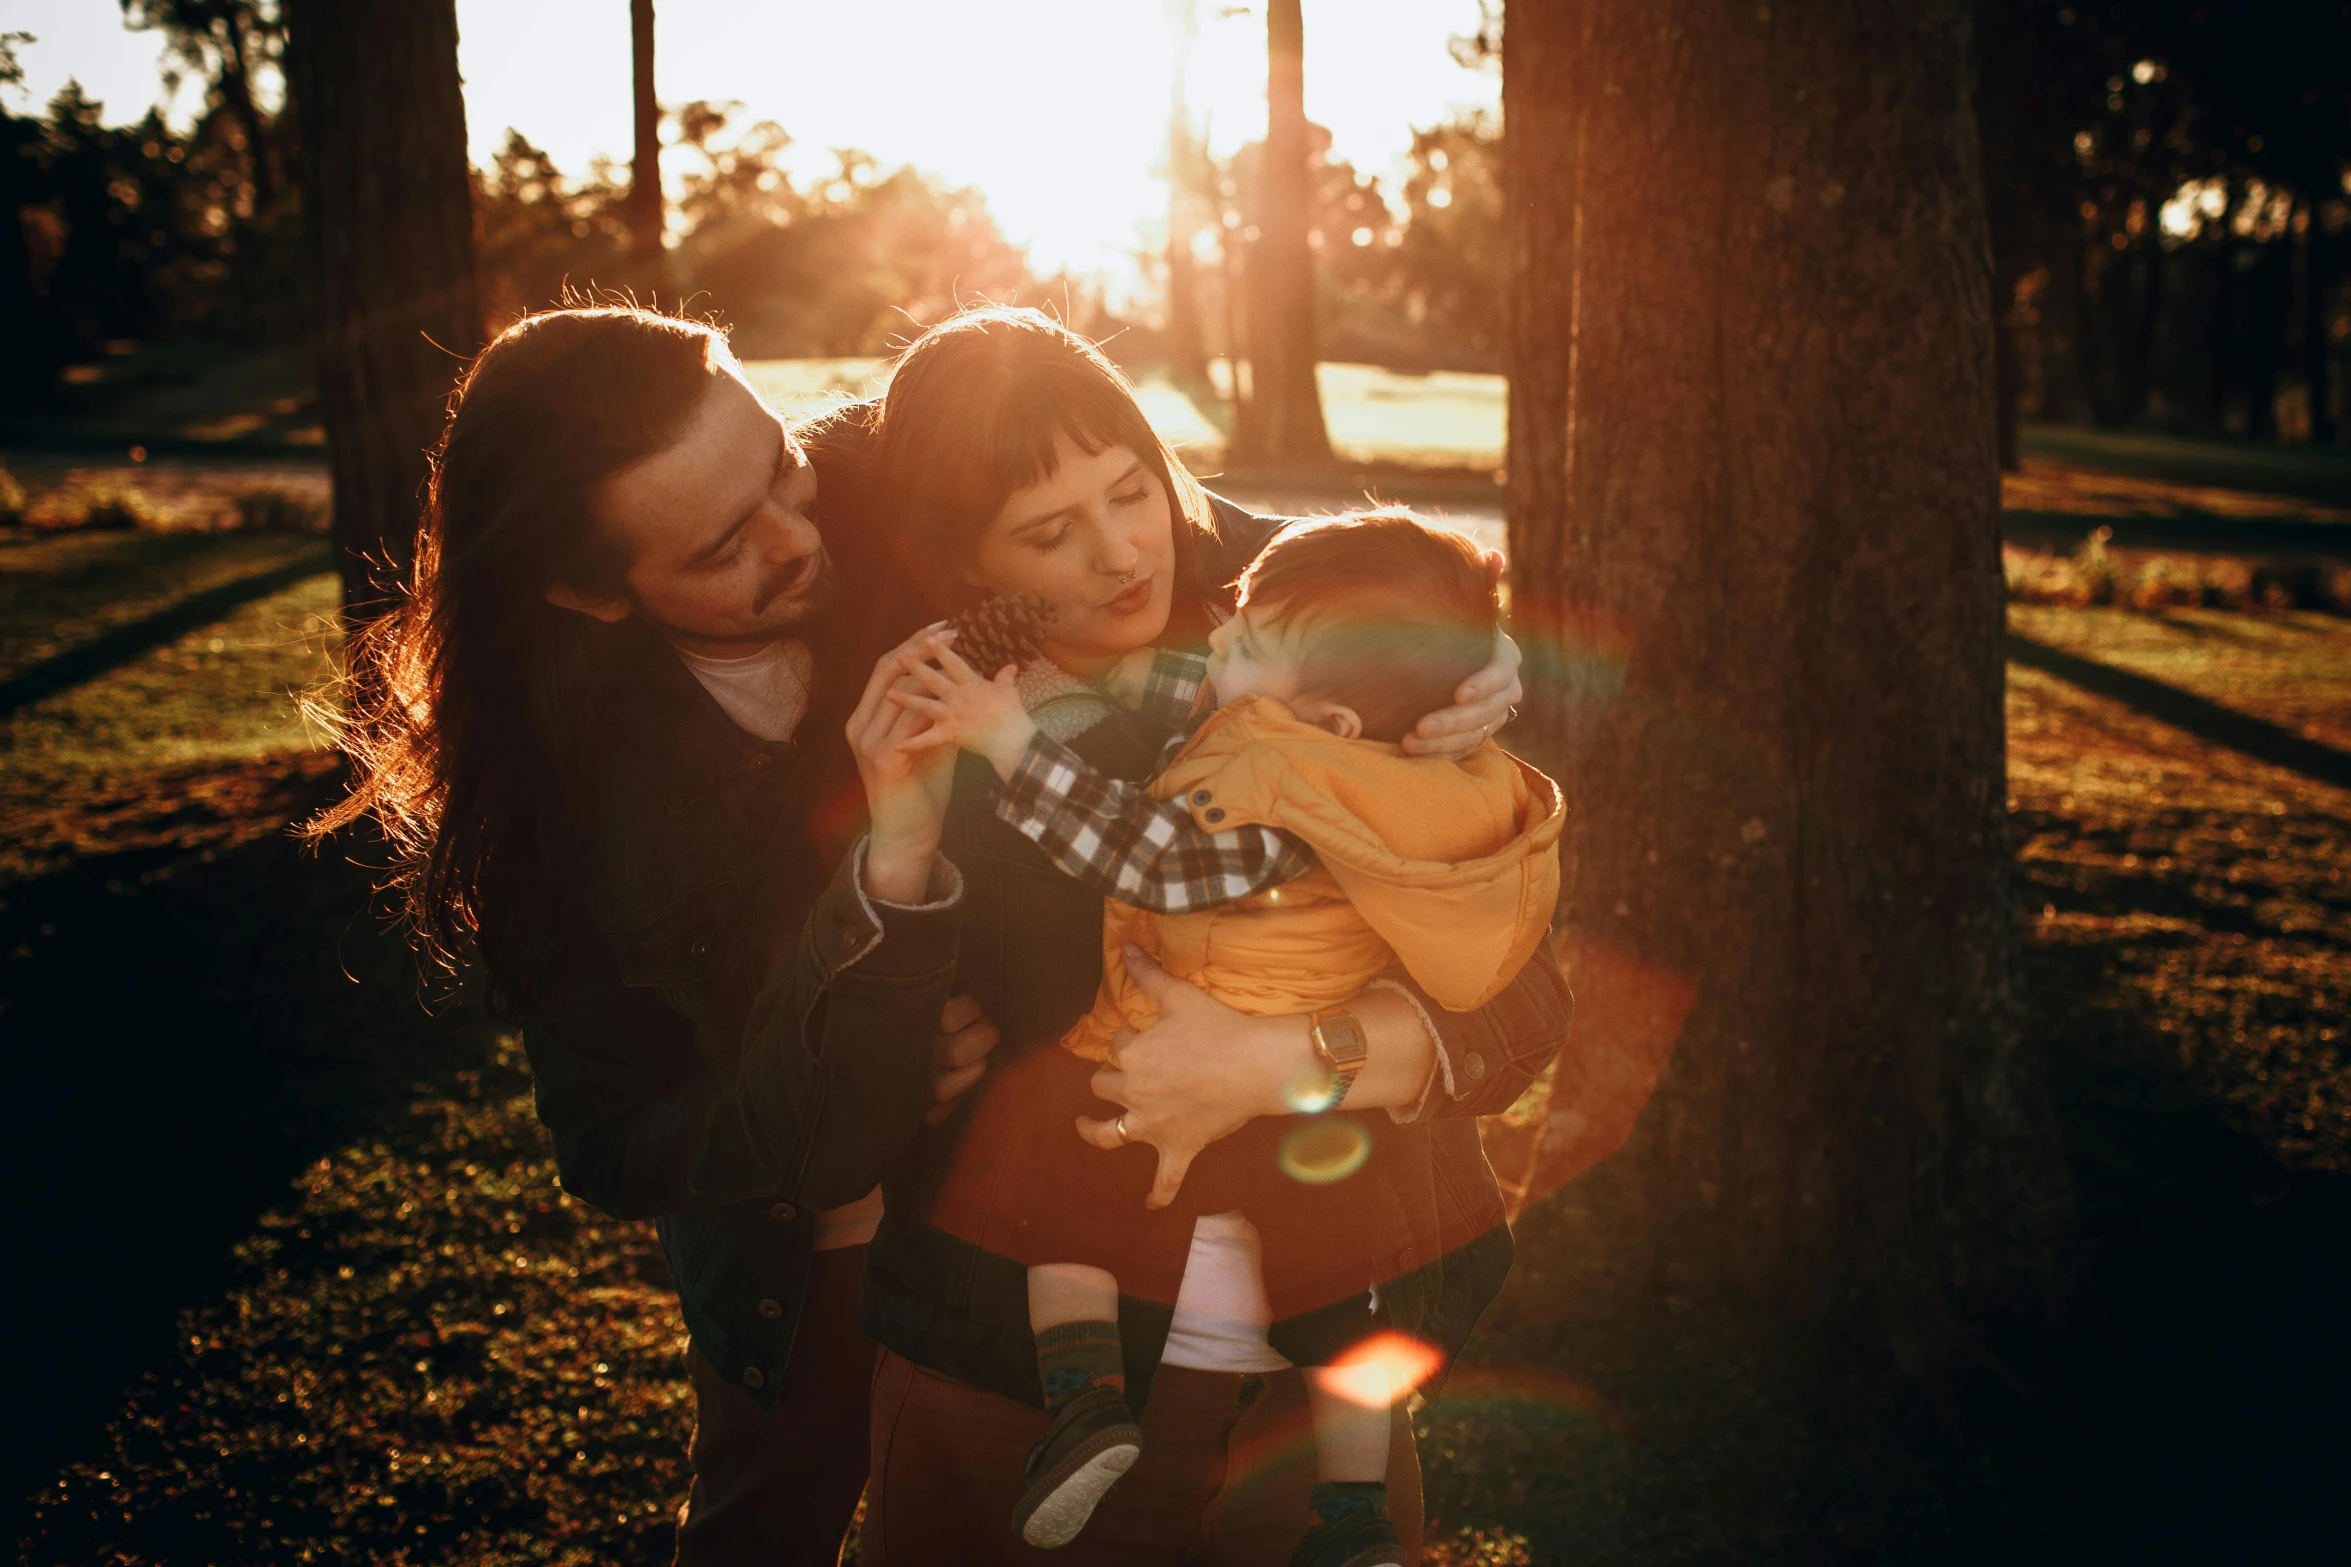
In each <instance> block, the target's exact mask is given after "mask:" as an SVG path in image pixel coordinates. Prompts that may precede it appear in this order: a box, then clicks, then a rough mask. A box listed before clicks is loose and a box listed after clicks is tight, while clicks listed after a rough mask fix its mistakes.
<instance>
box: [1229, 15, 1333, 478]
mask: <svg viewBox="0 0 2351 1567" xmlns="http://www.w3.org/2000/svg"><path fill="white" fill-rule="evenodd" d="M1265 41H1266V56H1267V66H1266V84H1265V97H1266V126H1265V164H1264V172H1263V175H1262V183H1263V187H1264V188H1263V194H1262V199H1261V202H1260V205H1261V207H1262V211H1261V213H1260V215H1259V217H1258V222H1257V231H1258V232H1257V242H1256V243H1255V244H1254V245H1252V246H1251V247H1250V249H1249V268H1248V274H1247V278H1248V287H1249V308H1248V317H1247V325H1248V332H1249V339H1248V348H1249V395H1248V396H1247V397H1246V398H1245V399H1243V400H1242V401H1241V405H1240V408H1239V410H1238V414H1237V417H1236V420H1235V427H1234V430H1233V461H1235V462H1241V463H1297V462H1308V463H1312V462H1325V461H1328V460H1329V458H1330V455H1331V438H1330V433H1329V431H1328V430H1327V429H1326V428H1325V427H1324V425H1323V417H1322V391H1321V389H1320V388H1319V387H1318V386H1317V385H1316V384H1315V379H1314V361H1315V346H1314V251H1313V249H1312V247H1311V246H1310V245H1309V244H1308V243H1307V239H1306V231H1307V213H1306V200H1307V189H1308V185H1307V168H1306V160H1307V146H1306V24H1305V21H1304V20H1303V18H1302V17H1301V16H1300V14H1299V10H1298V0H1272V3H1271V4H1270V5H1268V6H1267V7H1266V12H1265Z"/></svg>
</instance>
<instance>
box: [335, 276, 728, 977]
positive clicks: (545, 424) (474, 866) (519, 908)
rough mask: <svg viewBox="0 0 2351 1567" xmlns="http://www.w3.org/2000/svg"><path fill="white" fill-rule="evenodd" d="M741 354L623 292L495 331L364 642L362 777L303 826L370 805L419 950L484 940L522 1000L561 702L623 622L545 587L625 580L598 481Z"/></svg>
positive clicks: (648, 451)
mask: <svg viewBox="0 0 2351 1567" xmlns="http://www.w3.org/2000/svg"><path fill="white" fill-rule="evenodd" d="M727 357H728V350H727V347H726V342H725V339H724V338H723V337H722V336H720V334H719V333H718V332H717V331H716V330H714V329H713V328H711V327H710V326H708V325H706V324H704V323H701V322H698V321H691V320H686V319H682V318H679V317H675V316H668V315H662V314H659V313H657V312H654V311H651V310H645V309H639V308H636V307H634V306H627V305H619V306H600V307H595V308H566V309H560V310H548V311H543V312H541V313H539V314H536V315H532V316H527V317H525V318H524V319H523V320H521V321H518V322H516V323H515V324H514V325H513V326H511V327H508V328H507V329H506V330H505V331H504V332H502V333H500V334H499V336H498V338H497V340H496V341H494V342H492V343H491V344H490V345H489V346H488V347H487V348H485V349H483V350H482V351H481V353H480V354H479V355H477V356H476V357H475V358H474V360H473V362H472V363H471V364H470V365H468V366H467V367H466V370H465V373H464V374H463V375H462V376H461V377H460V378H459V380H458V383H457V389H456V391H455V393H454V394H453V395H452V397H451V398H450V402H449V418H448V422H447V424H446V425H445V426H444V428H443V430H442V433H441V439H440V442H439V444H438V445H436V446H435V447H434V449H433V453H432V469H431V477H430V479H429V481H428V484H427V488H426V491H425V497H424V508H423V517H422V521H421V523H420V525H419V527H418V529H417V538H416V554H415V561H416V566H415V574H414V577H413V579H412V580H411V582H410V584H409V586H408V588H407V590H406V592H405V593H404V594H403V595H402V596H401V598H400V600H399V602H398V603H397V604H396V605H395V606H394V607H393V609H392V610H391V611H390V612H389V613H387V614H386V615H384V616H383V617H382V618H381V619H380V620H377V621H376V622H374V623H373V624H371V625H369V626H367V627H366V628H365V629H363V630H362V631H360V632H359V633H358V634H357V635H356V636H355V637H354V638H353V641H352V644H351V647H350V653H349V671H350V673H349V677H348V679H347V681H346V683H345V692H344V698H345V700H344V705H343V707H342V709H341V710H340V712H338V713H336V714H334V715H332V717H331V722H332V723H333V725H334V727H335V729H336V731H337V736H338V744H339V746H340V748H341V750H342V751H343V753H344V755H345V756H346V757H347V758H348V759H349V762H350V766H351V772H352V784H351V791H350V793H349V794H347V795H346V796H345V797H344V798H343V799H342V800H340V801H339V802H337V803H336V804H335V805H334V806H332V807H331V808H329V809H328V810H326V811H324V812H322V813H321V814H320V815H318V816H317V817H315V818H313V819H312V820H311V821H309V822H307V823H306V824H304V827H303V832H304V834H305V836H306V837H308V838H309V839H311V840H312V841H314V842H315V841H317V840H319V839H321V838H323V837H325V836H326V835H327V834H329V833H332V832H334V831H335V830H337V829H338V828H341V827H345V826H347V825H349V824H351V823H352V822H355V821H357V820H358V819H359V818H361V817H362V816H372V817H373V818H374V819H375V820H376V822H377V823H378V824H380V826H381V828H382V830H383V832H384V835H385V837H386V839H387V840H388V841H389V843H390V845H391V849H392V853H393V868H392V883H393V886H394V887H395V888H396V889H397V890H398V892H399V893H400V895H401V897H402V902H403V910H402V912H403V914H404V916H405V918H406V921H407V923H408V925H409V926H410V927H411V930H412V933H413V935H414V937H415V939H416V940H417V942H418V944H419V946H421V947H422V948H423V949H424V950H425V951H426V952H427V953H429V954H431V955H432V956H433V957H435V958H437V959H438V960H440V961H441V962H442V963H444V964H447V965H449V966H451V967H454V966H455V965H456V964H458V963H459V962H460V961H462V960H463V959H464V958H466V957H467V956H469V955H472V954H475V953H477V952H478V954H479V955H480V956H481V957H482V958H483V959H484V960H485V962H486V964H487V966H488V968H489V970H490V976H491V982H492V993H493V996H494V998H495V999H496V1000H498V1001H500V1002H502V1003H504V1004H506V1005H509V1006H513V1005H527V1004H528V1002H529V1000H530V998H531V996H532V994H533V992H534V991H535V990H536V989H537V988H538V984H537V981H538V979H539V977H540V974H539V971H540V970H541V969H542V968H543V967H544V965H545V943H544V940H543V933H544V932H545V931H546V929H547V926H548V922H549V919H550V916H551V915H552V913H553V908H554V893H553V888H552V883H551V878H550V873H549V872H550V868H549V866H548V865H547V863H546V858H545V855H544V854H543V852H542V849H541V837H540V826H541V822H542V820H543V819H544V818H545V816H546V815H547V813H549V812H550V811H556V810H560V809H561V801H562V799H563V795H562V793H561V791H562V790H563V789H564V787H565V782H564V774H563V769H562V767H561V765H560V762H561V757H562V753H563V750H564V744H565V741H564V736H565V735H566V734H567V733H568V732H569V727H570V725H571V723H572V722H573V720H574V717H575V715H572V714H569V713H567V712H566V710H565V709H566V703H567V701H569V702H577V701H578V700H579V697H578V694H577V693H578V686H579V683H580V679H581V677H582V675H583V674H584V672H585V668H586V666H587V665H588V663H589V662H590V660H591V659H592V658H593V657H594V656H595V653H596V649H597V647H598V646H599V645H609V644H610V643H611V642H612V641H613V640H614V632H613V631H612V629H611V628H608V627H604V626H602V625H600V624H598V623H596V622H594V621H591V620H589V619H588V618H587V617H585V616H582V615H579V614H576V613H574V612H572V611H570V610H564V609H558V608H556V607H554V606H553V605H550V604H549V603H548V602H547V600H546V592H547V589H548V588H549V587H550V586H552V585H555V584H558V583H560V584H563V585H565V586H568V587H571V588H575V589H579V590H581V591H585V592H591V593H612V594H617V593H618V591H619V587H620V583H621V581H622V579H623V576H624V574H625V572H626V570H627V565H628V563H627V561H626V560H625V559H624V558H623V557H622V554H621V551H620V550H619V549H618V547H617V546H616V545H615V544H614V542H613V541H612V540H611V539H610V538H608V537H607V536H606V535H605V534H604V533H603V532H602V531H601V530H600V529H599V528H598V527H597V526H596V525H595V522H594V519H593V508H592V502H593V499H594V491H595V488H596V486H597V485H598V484H600V483H601V482H602V481H604V480H605V479H607V478H609V477H611V476H612V475H613V474H615V473H617V472H619V471H620V470H621V469H623V468H626V467H628V466H629V465H630V464H632V463H635V462H637V461H640V460H641V459H643V458H646V457H649V456H652V455H653V454H654V453H656V452H659V451H662V450H664V449H666V448H667V447H669V446H670V445H672V444H674V443H675V442H676V441H677V439H678V438H679V437H680V435H681V434H682V433H683V431H684V427H685V425H686V423H687V421H688V420H689V419H690V418H691V417H692V415H693V413H694V410H695V408H696V406H697V405H698V403H699V401H700V399H701V397H702V396H703V394H704V393H705V392H706V391H707V390H708V388H709V386H710V384H711V377H712V375H713V373H714V371H715V370H716V369H717V368H718V367H719V366H720V365H722V364H723V363H724V362H725V361H726V359H727Z"/></svg>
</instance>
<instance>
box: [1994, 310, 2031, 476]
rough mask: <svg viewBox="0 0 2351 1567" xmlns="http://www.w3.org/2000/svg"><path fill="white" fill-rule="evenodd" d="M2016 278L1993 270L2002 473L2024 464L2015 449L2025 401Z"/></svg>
mask: <svg viewBox="0 0 2351 1567" xmlns="http://www.w3.org/2000/svg"><path fill="white" fill-rule="evenodd" d="M2015 311H2016V279H2015V278H2013V277H2009V276H2005V275H2004V274H2003V271H2002V269H2000V268H1997V267H1995V268H1994V269H1993V273H1992V390H1993V403H1992V451H1993V455H1994V456H1995V457H1996V458H1997V459H1998V461H1999V464H2000V471H2001V472H2002V473H2015V472H2018V471H2019V470H2020V469H2022V468H2023V467H2024V458H2023V456H2022V455H2021V454H2020V453H2019V452H2018V450H2017V444H2016V433H2017V432H2016V425H2017V410H2018V405H2019V404H2020V403H2022V401H2023V400H2024V356H2023V355H2022V354H2020V353H2019V352H2018V351H2017V343H2016V332H2017V325H2016V321H2015Z"/></svg>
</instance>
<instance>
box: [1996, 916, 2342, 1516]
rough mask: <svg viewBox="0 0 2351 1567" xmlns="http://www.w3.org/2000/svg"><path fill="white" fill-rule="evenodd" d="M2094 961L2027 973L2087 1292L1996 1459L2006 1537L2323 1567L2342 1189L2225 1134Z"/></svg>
mask: <svg viewBox="0 0 2351 1567" xmlns="http://www.w3.org/2000/svg"><path fill="white" fill-rule="evenodd" d="M2111 961H2112V953H2111V952H2110V951H2109V950H2108V949H2107V948H2106V947H2104V946H2103V945H2090V946H2083V947H2071V948H2068V947H2050V946H2044V947H2036V948H2033V949H2031V950H2030V951H2029V953H2028V957H2027V964H2026V975H2025V978H2026V983H2027V989H2028V992H2029V994H2030V996H2031V999H2032V1005H2031V1012H2030V1016H2031V1025H2030V1030H2031V1034H2032V1035H2033V1037H2034V1042H2035V1043H2036V1045H2037V1046H2038V1047H2039V1051H2040V1054H2041V1055H2042V1058H2043V1060H2044V1061H2045V1063H2046V1065H2047V1068H2048V1072H2049V1077H2050V1081H2051V1088H2052V1093H2053V1095H2054V1098H2055V1100H2056V1105H2057V1110H2058V1114H2059V1117H2060V1121H2061V1123H2062V1124H2063V1126H2064V1130H2065V1137H2066V1143H2067V1154H2068V1158H2069V1161H2070V1163H2071V1165H2072V1168H2073V1176H2074V1182H2075V1189H2076V1192H2077V1195H2078V1199H2079V1202H2080V1206H2081V1213H2082V1226H2083V1231H2084V1238H2085V1240H2086V1242H2087V1248H2088V1277H2087V1279H2086V1281H2085V1282H2086V1285H2087V1289H2086V1293H2085V1299H2084V1303H2083V1308H2082V1310H2081V1313H2080V1321H2079V1324H2078V1326H2077V1328H2076V1330H2075V1331H2074V1332H2073V1333H2071V1334H2070V1335H2068V1336H2067V1337H2066V1338H2065V1339H2064V1340H2062V1341H2060V1342H2057V1343H2054V1344H2044V1345H2041V1346H2039V1347H2038V1352H2037V1353H2036V1354H2035V1355H2034V1356H2033V1376H2034V1378H2035V1380H2036V1382H2037V1383H2038V1385H2039V1389H2040V1392H2039V1396H2038V1398H2037V1399H2036V1400H2035V1401H2034V1405H2033V1407H2031V1408H2029V1409H2027V1410H2025V1411H2022V1412H2021V1415H2020V1418H2019V1419H2018V1421H2017V1422H2016V1426H2015V1428H2014V1432H2013V1435H2012V1438H2011V1440H2010V1441H2009V1442H2008V1443H2007V1444H2006V1450H2005V1455H2004V1460H2005V1461H2004V1462H2003V1463H2002V1465H2001V1468H2002V1469H2003V1470H2004V1471H2005V1472H2006V1473H2007V1474H2008V1475H2009V1476H2010V1477H2012V1483H2013V1484H2014V1485H2015V1486H2016V1488H2017V1489H2018V1491H2019V1492H2020V1494H2021V1495H2023V1496H2025V1497H2028V1498H2029V1499H2030V1504H2031V1505H2030V1508H2029V1511H2028V1514H2027V1520H2026V1521H2027V1527H2026V1528H2025V1530H2024V1531H2023V1532H2024V1535H2025V1539H2026V1540H2030V1539H2032V1538H2033V1537H2035V1536H2036V1535H2037V1536H2038V1538H2039V1540H2040V1541H2041V1542H2042V1549H2043V1552H2044V1553H2045V1555H2046V1557H2047V1558H2049V1559H2070V1560H2077V1561H2078V1560H2113V1561H2142V1562H2213V1561H2248V1562H2250V1561H2281V1562H2282V1561H2301V1560H2318V1559H2321V1558H2322V1557H2323V1556H2325V1555H2326V1554H2328V1553H2329V1551H2331V1550H2332V1549H2333V1548H2334V1547H2335V1546H2336V1545H2338V1544H2339V1542H2340V1540H2341V1539H2342V1537H2343V1533H2344V1529H2345V1527H2346V1523H2347V1522H2351V1508H2347V1507H2346V1504H2345V1502H2344V1500H2343V1490H2342V1485H2341V1476H2342V1474H2343V1472H2344V1470H2345V1468H2346V1467H2347V1466H2351V1427H2347V1426H2346V1424H2345V1422H2344V1421H2343V1418H2342V1412H2343V1410H2344V1409H2345V1408H2346V1407H2351V1337H2347V1336H2346V1335H2345V1334H2344V1332H2343V1331H2342V1328H2343V1323H2344V1322H2345V1321H2346V1320H2347V1319H2351V1254H2346V1252H2345V1250H2344V1247H2343V1244H2342V1239H2343V1237H2344V1236H2345V1235H2351V1177H2345V1176H2342V1175H2338V1174H2330V1173H2326V1172H2319V1171H2309V1170H2299V1171H2298V1170H2290V1169H2287V1168H2284V1167H2282V1166H2281V1165H2280V1164H2279V1163H2278V1162H2277V1160H2276V1158H2275V1157H2274V1156H2273V1155H2272V1154H2271V1153H2270V1152H2269V1151H2268V1150H2267V1149H2265V1148H2263V1147H2262V1146H2260V1145H2259V1144H2258V1143H2257V1142H2256V1141H2255V1140H2253V1139H2252V1138H2250V1137H2248V1136H2245V1135H2243V1134H2242V1133H2240V1132H2238V1131H2236V1130H2233V1129H2232V1128H2231V1127H2230V1126H2228V1125H2227V1124H2226V1122H2225V1118H2224V1115H2223V1113H2222V1112H2221V1110H2220V1109H2219V1107H2218V1106H2217V1105H2216V1104H2215V1102H2214V1099H2213V1096H2212V1093H2211V1090H2210V1088H2209V1086H2208V1085H2201V1084H2198V1083H2196V1082H2194V1081H2191V1080H2190V1078H2189V1077H2188V1075H2187V1074H2186V1073H2185V1072H2184V1071H2183V1070H2181V1069H2180V1067H2179V1066H2178V1054H2177V1052H2178V1045H2177V1043H2176V1041H2175V1040H2174V1039H2173V1038H2172V1037H2170V1036H2168V1035H2166V1034H2165V1033H2163V1032H2162V1031H2160V1030H2158V1029H2157V1028H2156V1027H2155V1020H2154V1019H2153V1018H2151V1017H2147V1016H2144V1015H2141V1014H2140V1013H2138V1012H2137V1011H2135V1010H2134V1009H2133V1007H2132V1006H2131V1005H2130V1004H2128V1003H2127V1002H2125V1001H2124V1000H2123V999H2122V998H2121V997H2120V996H2118V995H2117V994H2116V991H2115V987H2114V985H2113V981H2112V976H2111V973H2110V968H2109V965H2110V964H2111ZM2024 1543H2025V1542H2024V1541H2022V1540H2020V1541H2019V1544H2020V1546H2021V1545H2023V1544H2024Z"/></svg>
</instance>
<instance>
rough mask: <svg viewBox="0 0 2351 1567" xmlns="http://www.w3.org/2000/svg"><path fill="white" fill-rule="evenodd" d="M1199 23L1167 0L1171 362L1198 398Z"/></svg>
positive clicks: (1204, 353) (1204, 350)
mask: <svg viewBox="0 0 2351 1567" xmlns="http://www.w3.org/2000/svg"><path fill="white" fill-rule="evenodd" d="M1196 25H1197V24H1196V21H1195V18H1194V16H1193V7H1192V0H1168V7H1167V31H1168V41H1169V43H1170V44H1171V45H1173V47H1174V53H1175V71H1174V73H1173V75H1172V76H1171V78H1170V81H1169V92H1168V107H1167V366H1168V371H1169V373H1170V374H1171V375H1173V376H1174V378H1175V382H1176V384H1177V385H1178V386H1180V387H1182V388H1183V389H1184V391H1185V392H1186V393H1187V394H1189V395H1191V396H1192V397H1194V398H1197V397H1199V396H1200V395H1201V393H1203V392H1204V391H1207V390H1208V389H1209V380H1208V340H1207V334H1206V333H1205V332H1203V331H1202V330H1201V322H1200V280H1199V277H1198V275H1197V274H1198V270H1199V269H1198V267H1197V265H1196V264H1195V263H1194V261H1193V260H1192V235H1193V231H1194V217H1195V215H1196V213H1197V211H1198V207H1199V203H1200V199H1201V196H1202V195H1203V191H1202V189H1201V186H1202V184H1203V180H1202V178H1201V168H1202V165H1203V164H1205V163H1206V162H1207V158H1208V155H1207V151H1206V149H1205V148H1203V147H1201V146H1200V144H1199V139H1198V137H1197V136H1195V135H1194V134H1193V131H1192V107H1191V104H1190V102H1189V101H1188V100H1189V94H1188V92H1187V91H1186V77H1187V75H1188V73H1189V67H1190V64H1191V58H1192V38H1193V34H1194V31H1195V29H1196Z"/></svg>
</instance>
